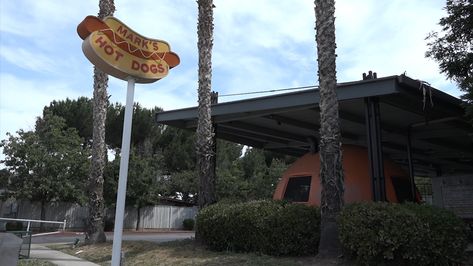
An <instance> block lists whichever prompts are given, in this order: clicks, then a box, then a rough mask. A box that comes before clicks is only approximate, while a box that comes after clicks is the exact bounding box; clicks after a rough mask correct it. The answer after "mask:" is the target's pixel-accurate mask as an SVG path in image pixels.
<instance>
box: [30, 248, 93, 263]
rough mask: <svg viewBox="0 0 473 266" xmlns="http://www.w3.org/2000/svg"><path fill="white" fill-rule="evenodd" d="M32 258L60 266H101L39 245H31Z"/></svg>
mask: <svg viewBox="0 0 473 266" xmlns="http://www.w3.org/2000/svg"><path fill="white" fill-rule="evenodd" d="M30 258H32V259H41V260H47V261H49V262H51V263H54V264H56V265H60V266H99V265H98V264H95V263H92V262H89V261H86V260H83V259H81V258H78V257H74V256H71V255H69V254H66V253H63V252H60V251H57V250H54V249H50V248H47V247H45V246H42V245H38V244H31V251H30Z"/></svg>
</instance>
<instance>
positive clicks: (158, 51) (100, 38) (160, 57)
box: [77, 16, 180, 83]
mask: <svg viewBox="0 0 473 266" xmlns="http://www.w3.org/2000/svg"><path fill="white" fill-rule="evenodd" d="M77 33H78V34H79V36H80V37H81V38H82V39H83V40H84V41H83V43H82V50H83V52H84V54H85V56H86V57H87V59H89V61H91V62H92V63H93V64H94V65H95V66H97V67H98V68H99V69H101V70H103V71H104V72H106V73H108V74H110V75H112V76H114V77H117V78H119V79H123V80H127V79H128V78H130V77H132V78H134V79H135V81H136V82H137V83H151V82H155V81H157V80H159V79H161V78H163V77H165V76H166V75H167V74H168V72H169V69H171V68H173V67H175V66H177V65H179V62H180V59H179V56H178V55H177V54H175V53H173V52H171V47H170V46H169V44H168V43H167V42H165V41H162V40H156V39H150V38H146V37H144V36H142V35H140V34H138V33H136V32H135V31H133V30H131V29H130V28H129V27H127V26H126V25H125V24H124V23H123V22H121V21H120V20H118V19H117V18H114V17H106V18H104V19H103V20H101V19H99V18H98V17H95V16H87V17H86V18H85V19H84V20H83V21H82V22H81V23H80V24H79V26H77Z"/></svg>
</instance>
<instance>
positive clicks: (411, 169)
mask: <svg viewBox="0 0 473 266" xmlns="http://www.w3.org/2000/svg"><path fill="white" fill-rule="evenodd" d="M411 137H412V127H411V126H409V127H408V128H407V163H408V165H409V180H410V182H411V196H412V202H415V201H416V189H415V182H414V164H413V163H412V140H411Z"/></svg>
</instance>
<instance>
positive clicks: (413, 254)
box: [338, 203, 467, 265]
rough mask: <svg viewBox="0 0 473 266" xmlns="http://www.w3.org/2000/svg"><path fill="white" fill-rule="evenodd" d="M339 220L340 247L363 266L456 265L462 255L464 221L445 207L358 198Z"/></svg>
mask: <svg viewBox="0 0 473 266" xmlns="http://www.w3.org/2000/svg"><path fill="white" fill-rule="evenodd" d="M338 222H339V233H340V241H341V242H342V245H343V247H344V248H345V249H346V251H347V252H348V253H350V254H351V255H353V256H354V257H355V258H356V260H357V261H358V262H359V263H361V264H364V265H379V264H386V263H387V264H392V265H406V264H407V265H455V264H458V263H461V261H462V260H463V259H464V256H465V248H466V244H467V242H466V232H465V226H464V224H463V222H462V221H461V220H460V219H459V218H457V217H456V216H455V215H454V214H452V213H450V212H449V211H447V210H445V209H440V208H435V207H432V206H427V205H415V204H406V205H404V204H402V205H401V204H390V203H357V204H352V205H349V206H346V207H345V208H344V209H343V210H342V213H341V214H340V217H339V220H338Z"/></svg>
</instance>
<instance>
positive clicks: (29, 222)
mask: <svg viewBox="0 0 473 266" xmlns="http://www.w3.org/2000/svg"><path fill="white" fill-rule="evenodd" d="M30 224H31V221H28V225H27V226H26V231H27V232H29V231H30Z"/></svg>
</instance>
